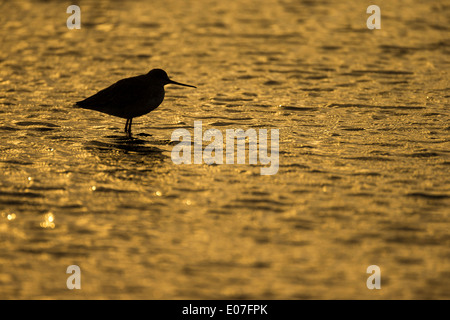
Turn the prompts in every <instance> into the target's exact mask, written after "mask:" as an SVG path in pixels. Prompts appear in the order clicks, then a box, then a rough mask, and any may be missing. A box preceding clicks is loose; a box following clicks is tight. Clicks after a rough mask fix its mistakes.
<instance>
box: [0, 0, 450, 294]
mask: <svg viewBox="0 0 450 320" xmlns="http://www.w3.org/2000/svg"><path fill="white" fill-rule="evenodd" d="M71 4H73V3H71V2H69V1H26V0H17V1H3V2H1V4H0V12H1V15H0V46H1V50H0V140H1V142H0V298H2V299H81V298H87V299H381V298H384V299H422V298H428V299H443V298H446V299H448V298H450V271H449V270H450V249H449V248H450V234H449V230H450V225H449V224H450V210H449V206H450V200H449V198H450V184H449V165H450V159H449V149H450V139H449V133H450V122H449V112H448V108H449V101H450V85H449V74H448V71H449V64H450V61H449V54H450V41H449V29H450V6H449V3H448V1H438V0H434V1H433V0H432V1H424V0H423V1H413V0H404V1H383V0H380V1H377V3H376V4H377V5H378V6H379V7H380V8H381V29H380V30H369V29H368V28H367V26H366V20H367V18H368V17H369V14H367V13H366V9H367V7H368V6H369V5H370V4H372V3H371V2H366V1H356V0H354V1H332V0H321V1H312V0H303V1H300V0H239V1H234V0H230V1H219V0H196V1H183V0H152V1H144V0H136V1H83V0H80V1H78V3H77V4H78V5H79V6H80V8H81V29H80V30H69V29H68V28H67V26H66V20H67V18H68V17H69V16H70V14H67V13H66V9H67V7H68V6H69V5H71ZM153 68H162V69H164V70H166V71H167V73H168V74H169V76H170V77H171V78H173V79H174V80H176V81H180V82H183V83H188V84H193V85H196V86H197V87H198V88H197V89H192V88H185V87H176V86H170V85H169V86H167V87H166V99H165V101H164V102H163V104H162V105H161V106H160V107H159V108H158V109H157V110H155V111H153V112H152V113H150V114H148V115H145V116H143V117H140V118H136V119H134V121H133V133H134V139H128V138H127V137H126V136H125V134H124V133H123V132H122V131H123V128H124V125H125V120H123V119H119V118H115V117H112V116H109V115H106V114H102V113H98V112H95V111H90V110H83V109H77V108H74V107H73V106H72V105H73V103H74V102H75V101H79V100H82V99H84V98H86V97H88V96H90V95H92V94H94V93H95V92H97V91H98V90H100V89H102V88H104V87H106V86H109V85H110V84H112V83H114V82H115V81H117V80H119V79H122V78H125V77H130V76H135V75H139V74H143V73H147V72H148V71H149V70H150V69H153ZM194 121H202V124H203V130H207V129H213V128H215V129H218V130H220V131H221V132H224V133H225V130H226V129H238V128H241V129H244V130H247V129H250V128H253V129H256V130H260V129H278V130H279V134H280V142H279V152H280V158H279V163H280V167H279V171H278V173H277V174H275V175H266V176H263V175H261V174H260V169H261V164H257V165H249V164H241V165H236V164H235V165H231V164H223V165H206V164H190V165H188V164H181V165H175V164H174V163H173V162H172V160H171V150H172V148H173V147H174V145H175V143H174V142H171V141H170V139H171V134H172V132H173V131H174V130H175V129H178V128H184V129H187V130H189V131H190V132H193V125H194ZM69 265H78V266H79V267H80V269H81V289H80V290H76V289H74V290H69V289H68V288H67V287H66V280H67V278H68V276H69V274H66V269H67V267H68V266H69ZM370 265H378V266H379V267H380V268H381V289H379V290H376V289H375V290H369V289H368V288H367V286H366V280H367V278H368V277H369V274H367V273H366V270H367V267H368V266H370Z"/></svg>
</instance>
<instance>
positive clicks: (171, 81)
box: [169, 79, 197, 88]
mask: <svg viewBox="0 0 450 320" xmlns="http://www.w3.org/2000/svg"><path fill="white" fill-rule="evenodd" d="M169 83H171V84H176V85H179V86H185V87H191V88H197V87H195V86H191V85H189V84H184V83H179V82H176V81H173V80H170V79H169Z"/></svg>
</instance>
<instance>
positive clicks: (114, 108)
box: [76, 69, 196, 136]
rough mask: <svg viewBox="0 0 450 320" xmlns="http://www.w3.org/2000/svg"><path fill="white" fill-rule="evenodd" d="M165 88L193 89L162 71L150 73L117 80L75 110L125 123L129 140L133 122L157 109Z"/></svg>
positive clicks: (79, 104) (155, 70)
mask: <svg viewBox="0 0 450 320" xmlns="http://www.w3.org/2000/svg"><path fill="white" fill-rule="evenodd" d="M166 84H177V85H179V86H185V87H192V88H196V87H194V86H191V85H188V84H183V83H179V82H176V81H173V80H170V79H169V77H168V76H167V73H166V72H165V71H164V70H161V69H153V70H151V71H150V72H149V73H147V74H144V75H141V76H137V77H131V78H126V79H122V80H119V81H117V82H116V83H114V84H113V85H111V86H109V87H108V88H106V89H103V90H101V91H99V92H97V93H96V94H94V95H93V96H90V97H89V98H86V99H84V100H83V101H78V102H77V103H76V106H78V107H80V108H84V109H91V110H96V111H100V112H103V113H107V114H110V115H112V116H116V117H120V118H124V119H127V122H126V123H125V132H126V133H127V134H128V135H130V136H131V123H132V121H133V118H136V117H140V116H143V115H144V114H147V113H149V112H150V111H153V110H155V109H156V108H158V106H159V105H160V104H161V103H162V102H163V100H164V86H165V85H166Z"/></svg>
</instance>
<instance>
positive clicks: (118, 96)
mask: <svg viewBox="0 0 450 320" xmlns="http://www.w3.org/2000/svg"><path fill="white" fill-rule="evenodd" d="M146 88H147V84H146V82H145V81H144V79H143V78H142V77H141V76H137V77H132V78H126V79H122V80H119V81H117V82H116V83H114V84H113V85H111V86H109V87H107V88H105V89H103V90H100V91H99V92H97V93H96V94H94V95H92V96H90V97H88V98H86V99H84V100H82V101H78V102H77V103H76V105H77V106H79V107H81V108H85V109H92V110H97V111H101V112H106V113H109V114H114V113H117V112H119V113H120V109H122V108H124V107H126V106H127V105H133V104H135V103H136V102H137V101H138V100H139V99H140V96H141V95H142V92H143V91H145V90H146ZM115 111H117V112H115Z"/></svg>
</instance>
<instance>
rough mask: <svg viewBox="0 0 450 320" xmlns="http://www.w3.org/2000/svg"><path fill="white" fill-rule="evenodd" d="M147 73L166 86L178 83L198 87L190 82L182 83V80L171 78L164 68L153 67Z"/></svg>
mask: <svg viewBox="0 0 450 320" xmlns="http://www.w3.org/2000/svg"><path fill="white" fill-rule="evenodd" d="M147 75H148V76H149V77H150V78H151V79H152V80H153V81H155V82H158V83H161V84H162V85H163V86H165V85H166V84H176V85H179V86H185V87H192V88H196V87H194V86H191V85H189V84H184V83H180V82H176V81H173V80H170V79H169V76H168V75H167V73H166V72H165V71H164V70H162V69H153V70H151V71H150V72H149V73H148V74H147Z"/></svg>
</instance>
